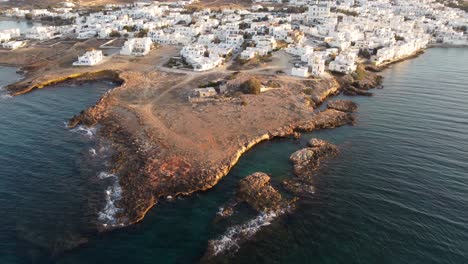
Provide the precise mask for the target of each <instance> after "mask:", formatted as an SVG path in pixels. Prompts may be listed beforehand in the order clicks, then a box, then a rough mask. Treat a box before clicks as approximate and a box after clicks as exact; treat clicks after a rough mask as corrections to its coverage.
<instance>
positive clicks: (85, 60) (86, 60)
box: [73, 50, 104, 66]
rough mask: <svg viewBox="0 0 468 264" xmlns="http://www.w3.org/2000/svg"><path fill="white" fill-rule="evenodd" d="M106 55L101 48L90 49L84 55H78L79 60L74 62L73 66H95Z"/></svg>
mask: <svg viewBox="0 0 468 264" xmlns="http://www.w3.org/2000/svg"><path fill="white" fill-rule="evenodd" d="M103 59H104V56H103V55H102V51H100V50H92V51H88V52H86V53H85V54H83V56H79V57H78V61H75V62H74V63H73V66H94V65H97V64H99V63H100V62H102V60H103Z"/></svg>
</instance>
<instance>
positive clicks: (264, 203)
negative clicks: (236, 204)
mask: <svg viewBox="0 0 468 264" xmlns="http://www.w3.org/2000/svg"><path fill="white" fill-rule="evenodd" d="M237 200H238V201H244V202H247V203H248V204H249V205H250V206H252V208H254V209H255V210H257V211H259V212H267V211H272V210H273V211H276V210H280V209H281V208H283V207H285V206H286V204H287V202H286V201H285V200H284V199H283V197H282V195H281V194H280V193H279V192H278V191H277V190H276V189H275V188H273V186H271V185H270V176H268V175H267V174H265V173H262V172H256V173H254V174H251V175H249V176H247V177H246V178H245V179H243V180H241V181H240V183H239V189H238V191H237Z"/></svg>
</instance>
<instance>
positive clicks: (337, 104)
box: [327, 100, 358, 113]
mask: <svg viewBox="0 0 468 264" xmlns="http://www.w3.org/2000/svg"><path fill="white" fill-rule="evenodd" d="M327 107H328V108H329V109H335V110H338V111H342V112H347V113H354V112H356V111H357V109H358V104H356V103H355V102H353V101H349V100H333V101H329V102H328V104H327Z"/></svg>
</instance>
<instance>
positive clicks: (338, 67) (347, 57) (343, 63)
mask: <svg viewBox="0 0 468 264" xmlns="http://www.w3.org/2000/svg"><path fill="white" fill-rule="evenodd" d="M355 61H356V54H355V53H341V54H340V55H338V56H337V57H336V58H335V60H334V61H332V62H330V65H329V66H328V69H329V70H330V71H335V72H341V73H345V74H349V73H352V72H355V71H356V68H357V65H356V63H355Z"/></svg>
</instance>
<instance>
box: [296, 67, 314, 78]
mask: <svg viewBox="0 0 468 264" xmlns="http://www.w3.org/2000/svg"><path fill="white" fill-rule="evenodd" d="M291 75H292V76H298V77H309V76H310V72H309V67H306V66H301V67H293V68H292V69H291Z"/></svg>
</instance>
